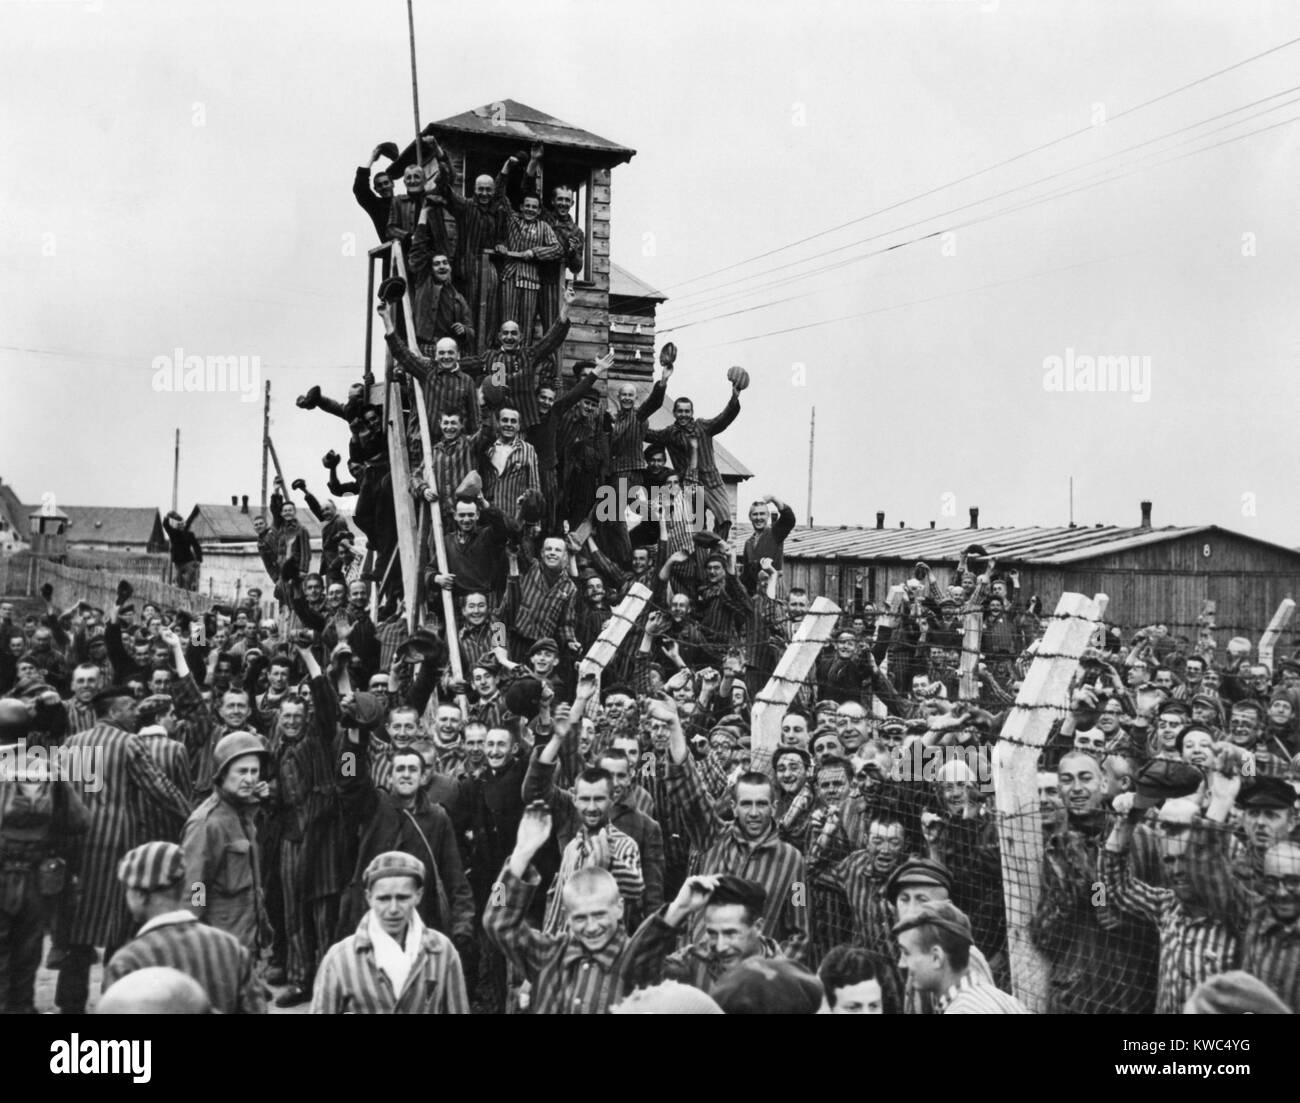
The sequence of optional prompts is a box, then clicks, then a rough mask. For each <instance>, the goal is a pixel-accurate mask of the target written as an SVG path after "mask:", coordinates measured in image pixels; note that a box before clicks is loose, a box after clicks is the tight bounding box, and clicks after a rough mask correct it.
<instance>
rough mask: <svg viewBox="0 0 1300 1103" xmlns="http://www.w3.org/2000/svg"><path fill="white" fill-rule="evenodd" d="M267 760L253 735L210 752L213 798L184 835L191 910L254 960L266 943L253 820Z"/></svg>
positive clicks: (230, 738)
mask: <svg viewBox="0 0 1300 1103" xmlns="http://www.w3.org/2000/svg"><path fill="white" fill-rule="evenodd" d="M267 758H268V751H267V747H266V743H265V742H264V741H263V739H262V737H261V736H260V735H257V734H256V733H255V732H246V731H237V732H231V733H230V734H229V735H227V736H224V737H223V738H222V739H221V741H220V742H219V743H218V744H217V745H216V747H215V748H213V752H212V759H213V763H212V764H213V782H214V784H213V790H212V795H211V796H209V797H208V798H207V800H205V801H204V802H203V803H202V804H200V805H199V806H198V807H197V808H196V809H194V811H193V813H191V815H190V818H189V820H188V821H187V822H186V824H185V830H184V832H183V833H182V835H181V849H182V850H183V851H184V854H185V881H186V884H187V885H189V886H190V890H191V892H190V898H189V901H188V903H189V907H190V908H191V910H192V911H193V912H194V914H195V915H197V916H198V917H199V918H200V919H201V920H203V921H204V922H206V923H208V924H210V925H211V926H213V927H219V928H220V929H221V930H223V931H229V932H230V933H231V934H233V935H234V936H235V937H236V938H238V939H239V941H240V942H241V943H242V944H243V945H244V946H245V947H247V948H248V949H249V951H251V952H252V953H253V954H254V955H256V954H257V951H258V948H259V947H260V946H261V945H263V943H264V942H265V939H264V938H263V935H262V928H263V926H264V925H265V922H266V907H265V902H264V900H263V898H262V876H261V868H260V867H261V855H260V853H259V851H258V845H257V828H256V826H255V825H254V823H253V815H254V812H255V811H256V809H257V804H258V802H259V801H260V800H263V799H264V798H265V797H266V796H267V794H268V792H269V787H268V785H267V783H266V781H265V780H263V774H264V773H265V770H266V764H267Z"/></svg>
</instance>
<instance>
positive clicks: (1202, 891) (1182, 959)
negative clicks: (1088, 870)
mask: <svg viewBox="0 0 1300 1103" xmlns="http://www.w3.org/2000/svg"><path fill="white" fill-rule="evenodd" d="M1207 836H1208V839H1207ZM1226 837H1227V829H1226V828H1221V827H1217V825H1212V824H1209V823H1207V822H1205V821H1202V823H1201V824H1199V825H1197V826H1196V827H1194V829H1193V832H1192V842H1191V843H1190V844H1189V848H1190V849H1189V855H1190V857H1189V862H1188V864H1189V869H1190V876H1191V880H1192V883H1193V886H1194V887H1195V888H1196V890H1197V897H1198V900H1197V903H1195V904H1185V903H1184V902H1183V901H1182V900H1180V899H1179V898H1178V897H1177V896H1176V895H1175V894H1174V891H1173V889H1167V888H1156V887H1155V886H1153V885H1148V884H1146V883H1145V882H1143V881H1139V880H1137V879H1136V878H1135V877H1134V876H1133V874H1132V871H1131V870H1130V869H1129V864H1128V855H1127V854H1126V853H1116V852H1114V851H1111V850H1104V851H1102V855H1101V876H1102V883H1103V884H1104V885H1105V886H1106V892H1107V895H1108V903H1113V904H1114V905H1115V906H1116V907H1118V908H1119V909H1120V910H1121V911H1124V912H1127V913H1129V914H1130V915H1134V916H1137V917H1138V918H1140V919H1145V920H1146V921H1147V922H1148V923H1151V924H1153V925H1154V926H1155V927H1156V930H1157V931H1158V932H1159V936H1160V965H1159V970H1158V974H1157V982H1156V1014H1157V1015H1178V1014H1181V1013H1182V1010H1183V1005H1184V1004H1185V1003H1186V1002H1187V998H1188V997H1189V996H1190V995H1191V994H1192V992H1193V991H1195V989H1196V986H1197V985H1199V984H1200V983H1201V982H1202V981H1204V980H1208V979H1209V978H1210V977H1213V976H1217V975H1218V974H1219V973H1226V972H1228V971H1229V970H1231V969H1235V968H1236V967H1237V957H1238V953H1239V951H1240V944H1241V943H1240V935H1241V934H1242V928H1243V927H1244V925H1245V924H1244V919H1245V916H1244V915H1243V904H1244V900H1245V899H1246V893H1245V890H1244V889H1243V888H1242V887H1241V885H1240V884H1239V883H1238V882H1237V879H1236V877H1235V876H1234V875H1233V873H1232V870H1231V869H1230V868H1229V866H1228V864H1227V859H1226V850H1227V844H1226Z"/></svg>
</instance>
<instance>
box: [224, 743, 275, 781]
mask: <svg viewBox="0 0 1300 1103" xmlns="http://www.w3.org/2000/svg"><path fill="white" fill-rule="evenodd" d="M246 754H256V755H261V756H262V765H263V766H265V765H266V760H267V757H268V756H269V754H270V752H269V751H268V750H267V748H266V742H265V740H263V739H262V737H261V736H260V735H258V734H257V733H256V732H231V733H230V734H229V735H224V736H222V737H221V738H220V739H219V740H217V745H216V747H214V748H213V750H212V776H213V777H215V778H217V779H218V780H220V778H221V775H222V774H224V773H225V772H226V767H227V766H229V765H230V764H231V763H232V762H234V761H235V759H237V758H239V757H241V756H242V755H246Z"/></svg>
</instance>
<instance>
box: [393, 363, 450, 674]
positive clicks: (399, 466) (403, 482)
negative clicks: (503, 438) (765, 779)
mask: <svg viewBox="0 0 1300 1103" xmlns="http://www.w3.org/2000/svg"><path fill="white" fill-rule="evenodd" d="M388 386H389V388H390V395H389V401H388V404H387V406H388V464H389V470H390V471H391V472H392V480H393V509H394V512H395V513H396V519H397V551H398V562H399V563H400V564H401V567H402V588H403V592H404V593H405V594H406V630H407V631H408V632H414V631H415V618H416V614H417V613H418V612H419V607H418V606H417V604H416V601H415V595H418V593H419V585H418V583H419V574H420V549H419V548H417V547H416V545H415V530H416V521H415V510H414V508H413V506H412V502H411V495H410V491H409V487H410V485H411V470H410V465H409V462H408V459H407V454H406V418H405V417H403V416H402V399H401V394H400V392H399V391H398V389H397V388H398V384H397V383H396V382H395V381H392V380H390V381H389V383H388ZM448 650H450V648H448Z"/></svg>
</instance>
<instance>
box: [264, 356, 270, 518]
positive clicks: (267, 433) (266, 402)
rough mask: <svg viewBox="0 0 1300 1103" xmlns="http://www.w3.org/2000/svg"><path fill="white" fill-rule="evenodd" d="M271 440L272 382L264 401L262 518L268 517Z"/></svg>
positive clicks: (268, 386)
mask: <svg viewBox="0 0 1300 1103" xmlns="http://www.w3.org/2000/svg"><path fill="white" fill-rule="evenodd" d="M270 439H271V381H270V380H269V379H268V380H267V381H266V385H265V393H264V397H263V399H262V516H263V517H265V516H266V461H267V451H268V448H267V442H268V441H269V440H270Z"/></svg>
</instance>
